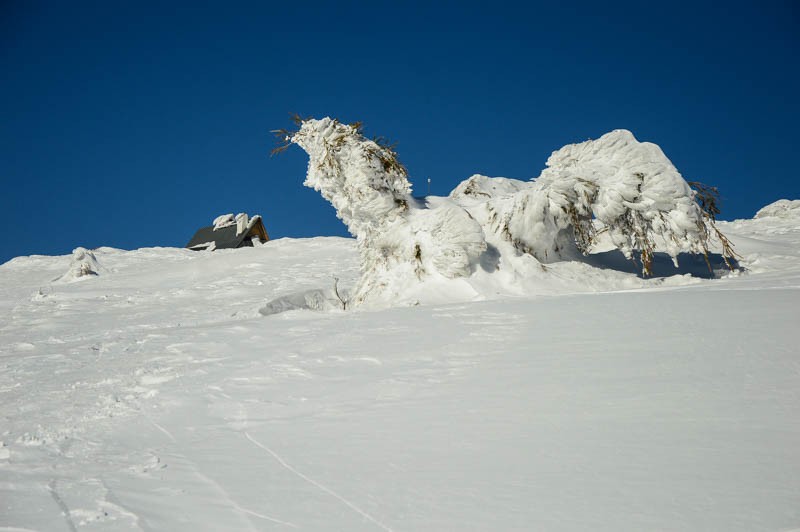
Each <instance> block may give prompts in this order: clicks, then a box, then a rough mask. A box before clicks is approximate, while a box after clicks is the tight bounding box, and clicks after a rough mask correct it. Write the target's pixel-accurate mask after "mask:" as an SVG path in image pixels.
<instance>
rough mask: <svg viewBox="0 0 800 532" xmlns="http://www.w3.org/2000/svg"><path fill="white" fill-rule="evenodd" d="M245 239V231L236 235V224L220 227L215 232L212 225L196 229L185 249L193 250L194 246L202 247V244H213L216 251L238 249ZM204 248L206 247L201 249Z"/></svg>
mask: <svg viewBox="0 0 800 532" xmlns="http://www.w3.org/2000/svg"><path fill="white" fill-rule="evenodd" d="M245 237H247V231H242V232H241V233H239V234H238V235H237V234H236V224H233V225H229V226H228V227H221V228H219V229H217V230H216V231H215V230H214V226H213V225H209V226H208V227H202V228H200V229H198V230H197V232H196V233H195V234H194V236H193V237H192V239H191V240H190V241H189V243H188V244H186V247H187V248H193V247H195V246H202V245H203V244H208V243H210V242H214V243H215V244H216V245H215V248H216V249H230V248H238V247H239V245H241V243H242V241H243V240H244V239H245ZM205 247H207V246H204V247H203V248H201V249H204V248H205Z"/></svg>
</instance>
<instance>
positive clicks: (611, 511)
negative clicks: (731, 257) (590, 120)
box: [0, 179, 800, 531]
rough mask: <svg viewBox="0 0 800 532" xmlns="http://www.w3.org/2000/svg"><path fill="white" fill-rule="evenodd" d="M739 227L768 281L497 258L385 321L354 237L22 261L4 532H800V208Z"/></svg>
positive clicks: (12, 326)
mask: <svg viewBox="0 0 800 532" xmlns="http://www.w3.org/2000/svg"><path fill="white" fill-rule="evenodd" d="M477 181H480V179H478V180H477ZM484 184H485V183H484ZM514 186H516V185H514ZM476 187H478V185H476ZM478 188H479V187H478ZM720 226H721V229H722V230H723V231H724V232H725V233H726V234H727V235H728V236H729V237H730V238H731V239H732V240H733V241H734V243H735V244H736V249H737V251H738V252H739V253H740V254H741V255H742V259H741V261H740V262H741V264H742V265H743V266H744V267H745V268H746V269H747V271H746V272H744V273H737V274H729V275H725V276H723V277H721V278H716V279H700V278H697V277H691V276H689V275H688V273H687V272H688V271H690V270H691V268H692V267H691V265H687V266H684V268H685V269H684V270H678V271H677V272H673V273H677V274H676V275H673V276H671V277H655V278H653V279H648V280H643V279H641V278H640V277H638V276H636V274H635V273H633V272H626V271H617V270H613V269H608V268H602V267H596V266H592V265H590V264H587V263H576V262H570V261H564V262H559V263H555V264H550V265H547V266H546V270H543V269H542V265H541V264H539V263H538V262H536V261H535V260H534V259H533V258H531V259H530V260H531V263H530V271H529V272H524V273H525V275H520V274H519V273H517V274H515V273H514V272H513V271H512V270H508V271H503V272H501V274H502V275H501V277H502V278H503V279H504V280H503V282H498V278H497V277H492V280H491V282H489V281H487V280H486V279H483V280H482V278H481V274H480V272H482V271H484V268H483V267H485V268H486V270H491V269H492V267H493V265H492V264H491V260H490V258H487V259H486V260H487V263H486V264H484V265H483V267H479V269H478V272H477V274H476V275H473V276H472V277H470V278H469V279H463V280H452V279H438V280H437V278H431V279H428V280H427V281H426V282H425V283H423V284H422V287H421V288H420V289H419V290H418V291H417V293H416V294H415V295H414V297H418V298H419V299H420V302H421V304H420V305H418V306H412V307H402V308H388V309H382V310H377V311H367V310H363V309H361V310H355V311H343V310H340V307H339V306H338V303H339V300H338V298H336V297H334V295H333V276H336V277H337V278H339V279H340V281H339V290H340V292H342V293H344V294H345V296H344V297H345V298H346V293H347V290H348V289H351V288H352V287H353V286H354V285H355V284H356V282H357V280H358V278H359V276H360V272H359V260H360V259H359V256H358V255H359V252H358V250H357V245H356V242H355V241H354V240H351V239H343V238H312V239H300V240H293V239H279V240H274V241H271V242H269V243H267V244H266V245H264V246H259V247H255V248H244V249H238V250H218V251H215V252H214V253H205V252H193V251H189V250H183V249H171V248H151V249H140V250H135V251H122V250H117V249H111V248H100V249H97V250H94V255H95V256H96V259H97V261H98V262H99V263H100V264H102V265H103V268H104V271H103V273H102V275H98V276H88V277H86V278H85V280H83V281H81V282H77V283H53V282H52V281H53V279H55V278H57V277H59V276H60V275H63V273H64V272H65V271H67V270H68V269H69V267H70V264H71V262H72V258H71V257H70V256H61V257H45V256H31V257H19V258H16V259H13V260H11V261H9V262H7V263H5V264H3V265H2V266H0V405H2V406H0V530H48V531H50V530H52V531H60V530H64V531H75V530H81V531H83V530H89V531H90V530H147V531H150V530H170V531H195V530H226V531H236V530H284V529H286V530H292V529H297V530H348V531H350V530H353V531H359V530H365V531H367V530H397V531H400V530H408V531H412V530H414V531H417V530H431V531H449V530H453V531H456V530H458V531H461V530H611V531H625V530H631V531H634V530H635V531H640V530H720V531H722V530H724V531H737V530H740V531H752V530H775V531H778V530H792V529H798V528H800V475H798V471H800V451H798V449H800V422H798V413H800V336H798V327H797V325H798V323H800V216H797V215H793V216H783V217H777V216H769V217H759V218H758V219H754V220H737V221H735V222H729V223H721V224H720ZM608 248H609V249H610V248H613V245H611V244H608ZM609 253H610V252H609ZM616 253H619V252H616ZM598 255H599V256H603V253H599V254H598ZM603 260H605V263H604V264H605V266H608V265H609V259H608V257H605V259H603ZM598 261H600V262H602V260H601V259H599V258H598ZM611 262H613V261H611ZM520 264H522V263H520ZM620 264H624V261H621V262H620ZM682 264H683V263H682ZM601 265H602V264H601ZM670 265H671V263H670V261H669V260H668V259H665V261H664V265H663V267H664V268H668V267H671V266H670ZM517 267H520V268H521V267H522V266H519V265H517ZM484 273H486V274H487V275H488V272H484ZM503 276H505V277H503ZM482 283H483V284H482ZM311 309H316V310H311Z"/></svg>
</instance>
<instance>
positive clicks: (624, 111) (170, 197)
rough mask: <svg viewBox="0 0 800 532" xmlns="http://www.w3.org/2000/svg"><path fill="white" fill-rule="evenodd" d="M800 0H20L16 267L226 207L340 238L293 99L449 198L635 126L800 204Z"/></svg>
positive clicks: (742, 209) (156, 236)
mask: <svg viewBox="0 0 800 532" xmlns="http://www.w3.org/2000/svg"><path fill="white" fill-rule="evenodd" d="M426 4H431V5H426ZM798 6H800V3H798V2H796V1H793V0H790V1H786V2H776V1H760V2H748V3H738V2H712V3H704V2H686V3H681V2H642V1H636V2H625V1H614V2H599V1H595V2H586V3H582V2H546V3H539V2H519V3H506V2H480V3H475V4H473V3H469V2H427V3H424V4H423V3H420V4H412V3H406V2H380V1H377V2H376V1H372V2H324V3H322V2H320V3H316V2H267V1H263V2H236V1H225V2H196V1H193V2H186V3H180V2H176V1H160V2H146V1H122V0H121V1H112V2H108V1H101V2H96V3H95V2H85V1H77V2H64V1H57V2H35V1H32V0H23V1H8V0H6V1H3V2H0V180H2V192H0V207H1V208H2V213H3V218H4V226H5V227H4V229H3V231H2V232H0V235H2V236H0V262H4V261H6V260H8V259H9V258H11V257H14V256H17V255H27V254H34V253H36V254H63V253H68V252H70V251H71V250H72V248H74V247H76V246H85V247H98V246H113V247H119V248H124V249H133V248H138V247H143V246H183V245H185V244H186V242H188V240H189V238H190V237H191V236H192V234H193V233H194V231H195V230H196V229H197V228H199V227H201V226H204V225H208V224H210V222H211V221H212V220H213V218H214V217H216V216H217V215H219V214H224V213H229V212H232V213H237V212H247V213H249V214H251V215H252V214H261V215H263V216H264V219H265V223H266V227H267V230H268V231H269V233H270V236H271V237H272V238H277V237H283V236H292V237H307V236H316V235H346V234H347V232H346V229H345V228H344V226H343V225H342V224H341V222H339V221H338V220H337V219H336V217H335V214H334V211H333V209H332V208H331V207H330V206H329V205H328V204H327V203H326V202H324V200H322V199H321V198H320V197H319V196H318V194H317V193H316V192H314V191H313V190H310V189H306V188H304V187H303V186H302V182H303V178H304V176H305V170H306V164H307V160H306V157H305V154H304V153H303V152H302V151H301V150H300V149H299V148H296V147H295V148H293V149H291V150H289V151H288V152H286V153H284V154H282V155H280V156H276V157H270V156H269V152H270V150H271V148H272V146H273V144H274V141H273V137H272V135H271V133H270V130H273V129H277V128H281V127H287V126H289V125H290V121H289V118H288V117H289V113H292V112H294V113H299V114H301V115H303V116H315V117H322V116H334V117H338V118H339V119H341V120H343V121H348V122H353V121H356V120H361V121H363V122H364V123H365V125H366V132H367V134H369V135H383V136H385V137H388V138H389V139H391V140H392V141H396V142H397V151H398V153H399V155H400V159H401V161H403V162H404V163H405V165H406V166H407V167H408V169H409V172H410V178H411V180H412V182H413V183H414V184H415V189H416V192H417V193H418V194H424V193H425V192H426V191H427V190H426V189H427V185H426V180H427V178H430V179H431V180H432V190H431V192H432V193H433V194H437V195H446V194H447V193H449V191H450V190H451V189H452V188H453V187H454V186H455V185H456V184H458V182H460V181H461V180H463V179H465V178H467V177H469V176H470V175H472V174H473V173H482V174H486V175H490V176H505V177H514V178H518V179H530V178H532V177H535V176H537V175H538V174H539V172H540V171H541V170H542V168H543V167H544V164H545V160H546V159H547V156H548V155H549V154H550V152H552V151H553V150H555V149H557V148H559V147H561V146H562V145H564V144H567V143H571V142H579V141H583V140H586V139H588V138H597V137H599V136H600V135H602V134H603V133H605V132H607V131H610V130H612V129H617V128H626V129H630V130H631V131H633V133H634V135H636V137H637V138H638V139H639V140H647V141H651V142H655V143H657V144H659V145H660V146H661V147H662V148H663V150H664V152H665V153H666V154H667V156H668V157H670V159H672V161H673V163H675V165H676V166H677V167H678V169H679V170H680V171H681V172H682V173H683V175H684V177H685V178H687V179H688V180H698V181H702V182H705V183H708V184H713V185H717V186H718V187H719V188H720V190H721V192H722V197H723V213H722V218H724V219H732V218H742V217H750V216H752V215H753V214H754V213H755V211H756V210H757V209H758V208H760V207H761V206H763V205H764V204H766V203H769V202H772V201H774V200H777V199H779V198H790V199H796V198H800V186H799V185H798V182H799V181H800V176H798V175H797V172H796V165H795V159H796V158H797V156H798V152H799V151H800V150H798V135H797V133H796V128H797V127H798V119H799V118H800V112H798V111H799V109H798V107H799V106H798V95H800V68H798V67H799V66H800V59H799V58H800V7H798Z"/></svg>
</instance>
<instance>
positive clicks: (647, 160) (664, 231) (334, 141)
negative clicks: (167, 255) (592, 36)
mask: <svg viewBox="0 0 800 532" xmlns="http://www.w3.org/2000/svg"><path fill="white" fill-rule="evenodd" d="M287 141H289V142H290V143H294V144H297V145H298V146H300V147H301V148H302V149H303V150H305V151H306V153H307V154H308V156H309V163H308V173H307V177H306V180H305V182H304V184H305V186H307V187H310V188H313V189H314V190H317V191H318V192H320V193H321V194H322V196H323V197H324V198H325V199H327V200H328V201H330V203H331V204H332V205H333V207H334V208H335V209H336V212H337V216H338V217H339V218H340V219H341V220H342V221H343V222H344V223H345V225H347V227H348V229H349V231H350V232H351V234H353V235H354V236H355V237H356V239H357V241H358V247H359V252H360V255H361V271H362V278H361V280H360V281H359V283H358V284H357V286H356V287H355V289H354V292H353V301H352V303H353V304H354V306H357V305H360V304H363V303H373V304H377V305H380V306H383V305H385V304H397V303H398V302H400V301H403V300H405V301H406V302H411V303H413V302H415V301H416V299H415V298H413V297H411V296H410V295H409V294H411V293H412V292H415V291H418V290H417V289H418V288H419V286H420V285H421V284H426V283H427V284H429V283H430V282H431V281H432V280H456V279H470V280H471V281H475V279H474V277H475V275H476V273H477V274H479V275H481V274H480V270H481V269H482V270H483V271H484V272H492V271H494V272H497V271H506V273H509V274H510V275H511V276H512V277H524V276H526V275H527V276H530V275H531V274H530V272H531V271H533V272H535V271H537V270H538V269H540V268H541V267H542V265H543V264H549V263H553V262H558V261H564V260H582V257H583V256H585V255H588V254H589V252H590V251H591V250H592V246H593V245H594V244H595V242H596V238H597V234H598V231H599V230H602V231H603V232H604V233H605V234H606V235H607V238H608V240H609V241H610V242H611V243H612V244H613V246H614V247H615V248H617V249H618V250H620V251H621V252H622V253H623V254H624V256H625V257H626V258H627V259H629V260H636V259H638V260H639V261H640V263H641V268H642V271H643V273H644V274H645V275H650V274H651V273H652V267H653V263H654V256H655V253H656V252H659V251H660V252H663V253H666V254H667V255H669V257H671V258H672V260H673V262H674V263H675V265H676V267H677V260H678V256H679V255H680V254H682V253H692V254H701V255H704V256H707V255H708V251H709V242H710V239H711V237H712V235H714V236H719V237H720V238H721V239H723V243H724V244H726V243H727V241H725V240H724V237H722V236H721V233H719V232H718V231H717V230H716V228H715V227H714V224H713V220H712V219H711V217H710V216H709V215H708V213H707V212H705V211H704V210H703V209H702V208H701V206H700V205H699V204H698V202H697V201H696V200H695V192H694V191H693V190H692V189H691V187H690V186H689V184H688V183H687V182H686V181H685V180H684V179H683V177H682V176H681V174H680V173H679V172H678V170H677V169H676V168H675V166H673V164H672V163H671V162H670V161H669V159H668V158H667V157H666V156H665V155H664V153H663V152H662V151H661V149H660V148H659V147H658V146H656V145H655V144H652V143H648V142H639V141H637V140H636V139H635V138H634V136H633V134H632V133H631V132H630V131H626V130H615V131H612V132H610V133H607V134H605V135H603V136H602V137H600V138H599V139H597V140H593V141H586V142H583V143H580V144H571V145H568V146H564V147H563V148H561V149H560V150H557V151H555V152H553V154H552V155H551V156H550V158H549V159H548V160H547V168H545V170H544V171H543V172H542V173H541V175H540V176H539V177H538V178H537V179H535V180H534V181H532V182H523V181H518V180H514V179H507V178H491V177H487V176H482V175H474V176H472V177H470V178H469V179H467V180H466V181H464V182H463V183H461V184H460V185H458V186H457V187H456V188H455V190H453V192H452V193H451V194H450V195H449V196H448V197H445V198H439V197H426V198H424V200H419V199H417V198H414V197H413V196H412V195H411V184H410V182H409V181H408V178H407V173H406V169H405V168H404V167H403V165H402V164H400V162H399V161H398V159H397V154H396V153H395V152H394V151H393V149H392V148H391V147H388V146H386V145H382V144H380V143H378V142H376V141H374V140H369V139H367V138H365V137H364V136H363V135H362V133H361V130H360V126H358V125H356V126H353V125H347V124H343V123H341V122H339V121H337V120H334V119H331V118H323V119H321V120H315V119H308V120H304V121H302V122H301V124H300V128H299V130H298V131H297V132H295V133H294V134H291V135H289V137H287ZM520 255H525V256H528V257H530V258H533V259H535V260H534V263H536V264H538V266H539V267H540V268H538V269H537V267H536V266H535V265H533V264H532V263H530V262H529V261H526V260H522V259H520ZM525 272H528V273H527V274H526V273H525ZM497 283H498V284H503V281H500V279H499V278H498V280H497ZM481 284H482V285H483V289H484V290H485V289H488V290H489V291H490V292H492V291H494V289H493V288H492V287H491V286H489V285H490V284H491V283H488V285H487V283H486V282H485V279H484V280H481ZM480 292H481V290H479V291H478V293H480Z"/></svg>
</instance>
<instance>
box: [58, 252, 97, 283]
mask: <svg viewBox="0 0 800 532" xmlns="http://www.w3.org/2000/svg"><path fill="white" fill-rule="evenodd" d="M100 270H101V266H100V263H99V262H98V261H97V257H95V256H94V253H92V252H91V251H90V250H88V249H86V248H81V247H78V248H75V249H74V250H73V251H72V258H71V262H70V266H69V270H67V272H66V273H65V274H64V275H62V276H61V277H59V278H58V279H56V281H61V282H71V281H77V280H79V279H84V278H86V277H89V276H95V275H99V274H100Z"/></svg>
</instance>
